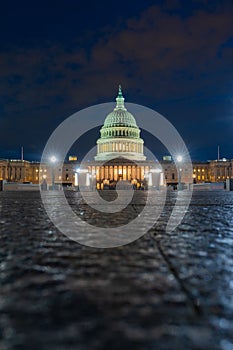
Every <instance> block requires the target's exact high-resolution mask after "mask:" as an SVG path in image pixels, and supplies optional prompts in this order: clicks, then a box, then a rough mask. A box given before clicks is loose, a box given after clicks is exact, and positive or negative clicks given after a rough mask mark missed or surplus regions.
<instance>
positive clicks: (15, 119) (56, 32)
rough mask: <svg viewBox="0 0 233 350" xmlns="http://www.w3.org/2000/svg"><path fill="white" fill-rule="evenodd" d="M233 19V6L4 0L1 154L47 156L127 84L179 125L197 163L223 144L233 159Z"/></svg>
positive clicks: (131, 93) (131, 96)
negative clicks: (83, 113) (57, 134)
mask: <svg viewBox="0 0 233 350" xmlns="http://www.w3.org/2000/svg"><path fill="white" fill-rule="evenodd" d="M232 17H233V2H232V1H231V0H229V1H228V0H220V1H215V0H211V1H208V0H195V1H192V0H189V1H186V0H184V1H182V0H167V1H166V0H161V1H148V0H144V1H127V0H126V1H124V2H119V1H114V2H110V1H105V0H103V1H98V2H97V1H77V0H69V1H59V0H57V1H48V2H46V1H40V2H39V1H20V2H19V1H10V2H4V3H2V4H1V11H0V42H1V45H0V136H1V137H0V157H3V158H8V157H9V158H10V157H19V156H20V147H21V145H23V146H24V149H25V158H26V159H29V160H33V159H40V156H41V153H42V151H43V147H44V145H45V143H46V141H47V139H48V137H49V136H50V134H51V132H52V131H53V130H54V129H55V128H56V127H57V126H58V125H59V123H60V122H62V121H63V120H64V119H65V118H67V117H68V116H70V115H71V114H72V113H74V112H76V111H78V110H80V109H82V108H84V107H88V106H90V105H94V104H97V103H103V102H112V101H114V99H115V96H116V92H117V86H118V84H119V83H121V84H122V86H123V90H124V95H125V97H126V100H127V101H128V102H133V103H138V104H141V105H145V106H148V107H150V108H153V109H155V110H156V111H158V112H159V113H161V114H163V115H164V116H165V117H166V118H167V119H168V120H169V121H171V122H172V123H173V124H174V126H175V127H176V128H177V130H178V131H179V132H180V134H181V135H182V137H183V138H184V140H185V142H186V144H187V146H188V148H189V150H190V154H191V157H192V158H193V159H199V160H205V159H214V158H216V156H217V145H220V148H221V156H222V157H227V158H233V146H232V134H233V64H232V62H233V21H232ZM97 137H98V132H97V131H93V133H92V134H91V138H92V141H91V142H92V143H93V145H94V144H95V139H96V138H97ZM91 138H88V141H86V142H85V138H83V139H82V142H81V143H79V146H80V148H79V149H78V150H77V154H78V156H81V155H83V150H84V149H85V148H88V147H89V146H90V144H91V142H90V140H91ZM147 142H148V146H151V148H152V149H153V150H154V151H155V153H156V149H154V148H156V147H154V145H153V140H152V139H151V138H148V141H147ZM160 152H162V151H161V150H159V149H158V154H155V155H156V156H157V157H160V156H161V155H162V154H160Z"/></svg>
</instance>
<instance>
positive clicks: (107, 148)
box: [95, 85, 146, 161]
mask: <svg viewBox="0 0 233 350" xmlns="http://www.w3.org/2000/svg"><path fill="white" fill-rule="evenodd" d="M124 100H125V99H124V97H123V95H122V90H121V86H120V85H119V90H118V96H117V98H116V107H115V108H114V110H113V111H112V112H111V113H109V114H108V115H107V117H106V119H105V121H104V125H103V127H102V128H101V130H100V138H99V139H98V140H97V155H96V157H95V160H100V161H105V160H110V159H113V158H117V157H125V158H127V159H130V160H145V159H146V157H145V156H144V154H143V143H144V141H143V140H142V139H141V138H140V132H141V130H140V129H139V127H138V126H137V123H136V120H135V118H134V116H133V115H132V114H131V113H130V112H128V111H127V109H126V108H125V105H124Z"/></svg>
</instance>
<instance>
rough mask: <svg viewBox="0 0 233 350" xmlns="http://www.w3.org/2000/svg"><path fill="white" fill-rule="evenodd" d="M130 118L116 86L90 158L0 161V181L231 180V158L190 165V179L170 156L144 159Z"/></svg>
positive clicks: (106, 184)
mask: <svg viewBox="0 0 233 350" xmlns="http://www.w3.org/2000/svg"><path fill="white" fill-rule="evenodd" d="M140 133H141V130H140V129H139V127H138V125H137V123H136V120H135V118H134V116H133V115H132V114H131V113H130V112H129V111H128V110H127V109H126V107H125V104H124V97H123V94H122V90H121V87H120V86H119V90H118V96H117V98H116V106H115V108H114V110H113V111H112V112H111V113H109V114H108V115H107V116H106V118H105V121H104V124H103V126H102V128H101V129H100V138H99V139H98V140H97V154H96V156H95V159H94V160H93V161H92V162H90V163H86V164H81V165H80V164H79V162H78V161H77V158H76V157H70V158H69V159H70V160H69V161H65V162H64V163H62V164H60V163H59V162H56V163H53V164H52V163H49V164H41V163H39V162H29V161H26V160H14V159H13V160H8V159H0V180H5V181H8V182H19V183H33V184H38V183H41V182H42V181H44V182H46V183H47V184H49V185H51V184H57V185H58V184H59V185H62V186H79V185H80V184H81V182H82V185H84V186H87V187H90V186H91V187H93V186H95V187H96V188H97V189H103V188H115V187H116V184H117V183H118V182H119V181H123V182H124V181H128V182H129V183H131V184H132V185H134V186H135V188H138V189H140V188H147V186H156V187H159V186H164V185H170V186H173V187H176V186H177V184H178V182H179V177H180V175H181V174H182V176H181V178H182V181H183V182H185V183H190V182H193V183H205V182H225V181H226V180H227V179H228V178H233V159H230V160H227V159H224V158H223V159H221V160H212V161H206V162H196V161H193V162H192V165H193V179H191V181H190V176H189V169H188V166H186V164H185V162H183V163H182V162H181V163H180V167H179V169H178V171H177V168H176V165H175V163H174V161H173V160H172V159H171V157H170V156H167V157H164V159H163V160H161V161H160V162H158V163H155V162H152V161H149V160H146V156H145V155H144V150H143V145H144V141H143V139H142V138H141V137H140Z"/></svg>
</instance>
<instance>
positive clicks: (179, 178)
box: [176, 155, 183, 191]
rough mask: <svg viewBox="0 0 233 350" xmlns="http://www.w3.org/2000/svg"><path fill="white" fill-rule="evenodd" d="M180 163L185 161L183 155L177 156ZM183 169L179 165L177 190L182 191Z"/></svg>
mask: <svg viewBox="0 0 233 350" xmlns="http://www.w3.org/2000/svg"><path fill="white" fill-rule="evenodd" d="M176 160H177V162H178V163H182V161H183V157H182V156H181V155H179V156H177V158H176ZM181 171H182V169H181V168H180V166H179V167H178V187H177V190H178V191H180V190H182V184H181Z"/></svg>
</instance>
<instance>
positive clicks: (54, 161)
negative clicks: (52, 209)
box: [50, 156, 57, 191]
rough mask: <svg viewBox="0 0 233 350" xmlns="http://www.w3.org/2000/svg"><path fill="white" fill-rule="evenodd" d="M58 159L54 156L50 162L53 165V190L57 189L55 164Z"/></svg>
mask: <svg viewBox="0 0 233 350" xmlns="http://www.w3.org/2000/svg"><path fill="white" fill-rule="evenodd" d="M56 161H57V158H56V157H55V156H52V157H51V158H50V162H51V163H52V190H53V191H54V189H55V171H54V170H55V164H56Z"/></svg>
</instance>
